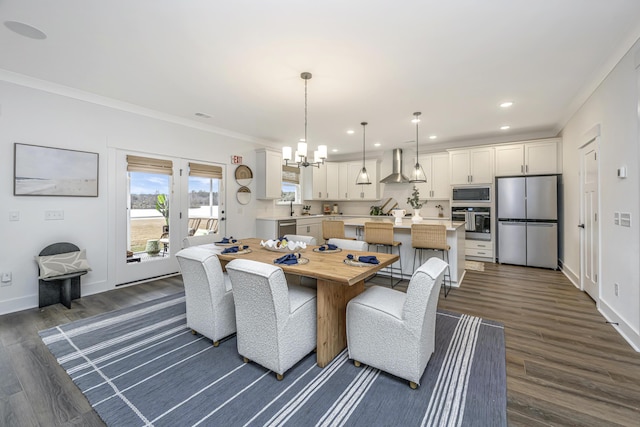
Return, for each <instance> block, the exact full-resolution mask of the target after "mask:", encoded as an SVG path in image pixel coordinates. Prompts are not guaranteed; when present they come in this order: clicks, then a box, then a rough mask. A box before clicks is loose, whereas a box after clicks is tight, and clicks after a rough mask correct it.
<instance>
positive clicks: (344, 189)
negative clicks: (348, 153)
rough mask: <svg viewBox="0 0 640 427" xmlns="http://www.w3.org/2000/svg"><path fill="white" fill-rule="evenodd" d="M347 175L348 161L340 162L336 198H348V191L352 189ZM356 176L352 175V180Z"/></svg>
mask: <svg viewBox="0 0 640 427" xmlns="http://www.w3.org/2000/svg"><path fill="white" fill-rule="evenodd" d="M350 179H351V177H350V176H349V163H348V162H341V163H339V166H338V200H349V192H350V190H351V189H352V187H351V184H352V182H351V181H350ZM355 180H356V177H355V175H354V177H353V182H355Z"/></svg>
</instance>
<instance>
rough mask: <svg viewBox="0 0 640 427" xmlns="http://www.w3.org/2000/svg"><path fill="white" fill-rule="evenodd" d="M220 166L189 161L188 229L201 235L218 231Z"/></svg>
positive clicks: (193, 233) (191, 232) (194, 233)
mask: <svg viewBox="0 0 640 427" xmlns="http://www.w3.org/2000/svg"><path fill="white" fill-rule="evenodd" d="M221 183H222V168H221V167H220V166H213V165H205V164H201V163H192V162H189V230H188V234H189V235H190V236H193V235H201V234H209V233H217V232H218V225H219V224H218V212H219V209H218V208H219V205H220V202H219V201H220V185H221Z"/></svg>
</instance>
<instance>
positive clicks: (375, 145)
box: [373, 142, 382, 147]
mask: <svg viewBox="0 0 640 427" xmlns="http://www.w3.org/2000/svg"><path fill="white" fill-rule="evenodd" d="M381 145H382V144H380V143H379V142H376V143H375V144H373V146H374V147H380V146H381Z"/></svg>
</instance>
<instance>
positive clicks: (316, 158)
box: [282, 72, 327, 168]
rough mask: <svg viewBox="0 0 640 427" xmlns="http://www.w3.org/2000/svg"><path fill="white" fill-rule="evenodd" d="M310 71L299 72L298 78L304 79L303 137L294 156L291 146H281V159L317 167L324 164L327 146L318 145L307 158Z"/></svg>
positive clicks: (287, 162)
mask: <svg viewBox="0 0 640 427" xmlns="http://www.w3.org/2000/svg"><path fill="white" fill-rule="evenodd" d="M311 77H312V75H311V73H308V72H304V73H302V74H300V78H302V79H303V80H304V139H302V140H300V142H298V146H297V150H296V151H295V156H293V157H292V154H293V153H292V151H293V150H292V149H291V147H282V159H283V160H284V162H285V164H286V165H289V164H292V165H293V164H296V165H297V166H298V167H305V168H306V167H307V166H315V167H317V168H319V167H320V165H322V164H324V161H325V159H326V158H327V146H326V145H319V146H318V149H317V150H315V151H314V152H313V159H311V161H310V159H309V156H308V147H307V82H308V81H309V80H310V79H311Z"/></svg>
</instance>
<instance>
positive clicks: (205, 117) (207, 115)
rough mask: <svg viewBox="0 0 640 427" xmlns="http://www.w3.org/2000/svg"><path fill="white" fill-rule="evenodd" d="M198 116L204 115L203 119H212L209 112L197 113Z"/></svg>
mask: <svg viewBox="0 0 640 427" xmlns="http://www.w3.org/2000/svg"><path fill="white" fill-rule="evenodd" d="M196 116H198V117H202V118H203V119H210V118H211V116H210V115H209V114H207V113H196Z"/></svg>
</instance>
